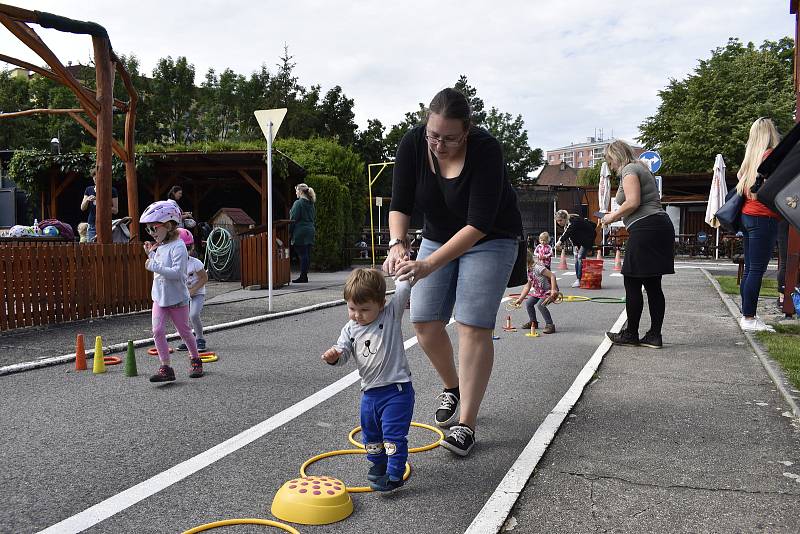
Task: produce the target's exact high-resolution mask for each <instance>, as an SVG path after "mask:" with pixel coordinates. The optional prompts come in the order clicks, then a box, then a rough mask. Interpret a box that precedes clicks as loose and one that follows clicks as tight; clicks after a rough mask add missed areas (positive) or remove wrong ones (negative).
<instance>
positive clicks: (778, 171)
mask: <svg viewBox="0 0 800 534" xmlns="http://www.w3.org/2000/svg"><path fill="white" fill-rule="evenodd" d="M798 173H800V124H798V125H796V126H795V127H794V128H792V129H791V130H790V131H789V133H787V134H786V136H785V137H784V138H783V139H782V140H781V142H780V143H778V146H776V147H775V149H774V150H773V151H772V152H770V154H769V156H767V157H766V158H765V159H764V161H762V162H761V165H759V166H758V177H757V178H756V180H757V184H758V183H761V184H762V185H761V187H757V186H754V187H752V188H751V189H750V191H751V192H753V193H755V195H756V199H757V200H758V201H759V202H761V203H762V204H764V205H765V206H766V207H768V208H769V209H771V210H772V211H777V204H778V202H779V201H780V200H781V195H780V191H781V190H782V189H783V188H784V187H787V185H788V184H789V183H790V182H791V181H792V180H794V178H795V176H797V175H798ZM766 178H769V179H768V180H767V179H766Z"/></svg>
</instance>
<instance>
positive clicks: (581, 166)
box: [578, 161, 583, 169]
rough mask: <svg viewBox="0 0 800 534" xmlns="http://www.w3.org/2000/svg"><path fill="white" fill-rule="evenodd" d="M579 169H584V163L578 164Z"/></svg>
mask: <svg viewBox="0 0 800 534" xmlns="http://www.w3.org/2000/svg"><path fill="white" fill-rule="evenodd" d="M578 168H579V169H582V168H583V162H582V161H579V162H578Z"/></svg>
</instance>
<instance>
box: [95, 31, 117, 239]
mask: <svg viewBox="0 0 800 534" xmlns="http://www.w3.org/2000/svg"><path fill="white" fill-rule="evenodd" d="M92 44H93V45H94V63H95V72H96V75H95V78H96V80H97V103H98V104H99V106H100V111H99V112H98V114H97V144H96V146H97V184H96V191H97V204H96V209H97V211H96V214H95V215H96V220H95V225H96V226H97V242H98V243H102V244H109V243H111V157H112V149H111V139H112V137H113V135H114V131H113V117H112V108H113V105H114V95H113V92H114V71H113V69H112V64H111V44H110V43H109V41H108V39H107V38H104V37H96V36H92Z"/></svg>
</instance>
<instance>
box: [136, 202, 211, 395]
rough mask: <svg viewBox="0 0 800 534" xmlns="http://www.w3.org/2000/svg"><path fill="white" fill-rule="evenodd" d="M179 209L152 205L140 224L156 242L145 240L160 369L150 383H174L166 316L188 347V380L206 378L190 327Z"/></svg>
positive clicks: (146, 264) (143, 215)
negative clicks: (179, 230) (179, 227)
mask: <svg viewBox="0 0 800 534" xmlns="http://www.w3.org/2000/svg"><path fill="white" fill-rule="evenodd" d="M180 220H181V212H180V209H179V208H178V207H177V206H175V204H173V203H172V202H168V201H158V202H154V203H152V204H150V205H149V206H147V208H146V209H145V210H144V213H142V217H141V219H140V221H141V222H142V223H145V224H146V225H147V226H146V229H147V233H149V234H150V236H151V237H152V238H153V239H154V240H155V243H153V242H151V241H146V242H145V243H144V250H145V252H147V261H146V262H145V268H146V269H147V270H148V271H152V272H153V273H154V274H153V289H152V291H151V296H152V298H153V339H154V341H155V343H156V349H157V350H158V359H159V360H160V361H161V366H160V367H159V368H158V373H156V374H154V375H153V376H151V377H150V382H171V381H173V380H175V371H174V370H173V369H172V367H171V366H170V356H169V345H168V344H167V335H166V325H165V323H166V320H167V317H169V319H170V320H171V321H172V324H173V325H175V328H177V329H178V333H179V334H180V336H181V339H183V342H184V343H185V344H186V346H187V347H188V348H189V353H190V355H191V359H190V360H189V361H190V363H191V370H190V372H189V377H191V378H200V377H201V376H203V362H202V360H201V359H200V354H199V353H198V352H197V343H196V342H195V339H194V336H193V335H192V330H191V328H190V327H189V301H190V297H189V289H188V287H187V285H186V278H187V276H186V272H187V271H186V269H187V262H188V258H189V254H188V252H187V251H186V245H185V244H184V242H183V241H182V240H181V239H180V237H179V233H178V223H179V222H180Z"/></svg>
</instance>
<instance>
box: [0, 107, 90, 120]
mask: <svg viewBox="0 0 800 534" xmlns="http://www.w3.org/2000/svg"><path fill="white" fill-rule="evenodd" d="M74 113H83V109H82V108H77V109H48V108H43V109H26V110H23V111H11V112H9V113H0V119H10V118H13V117H24V116H25V115H35V114H44V115H72V114H74Z"/></svg>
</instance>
